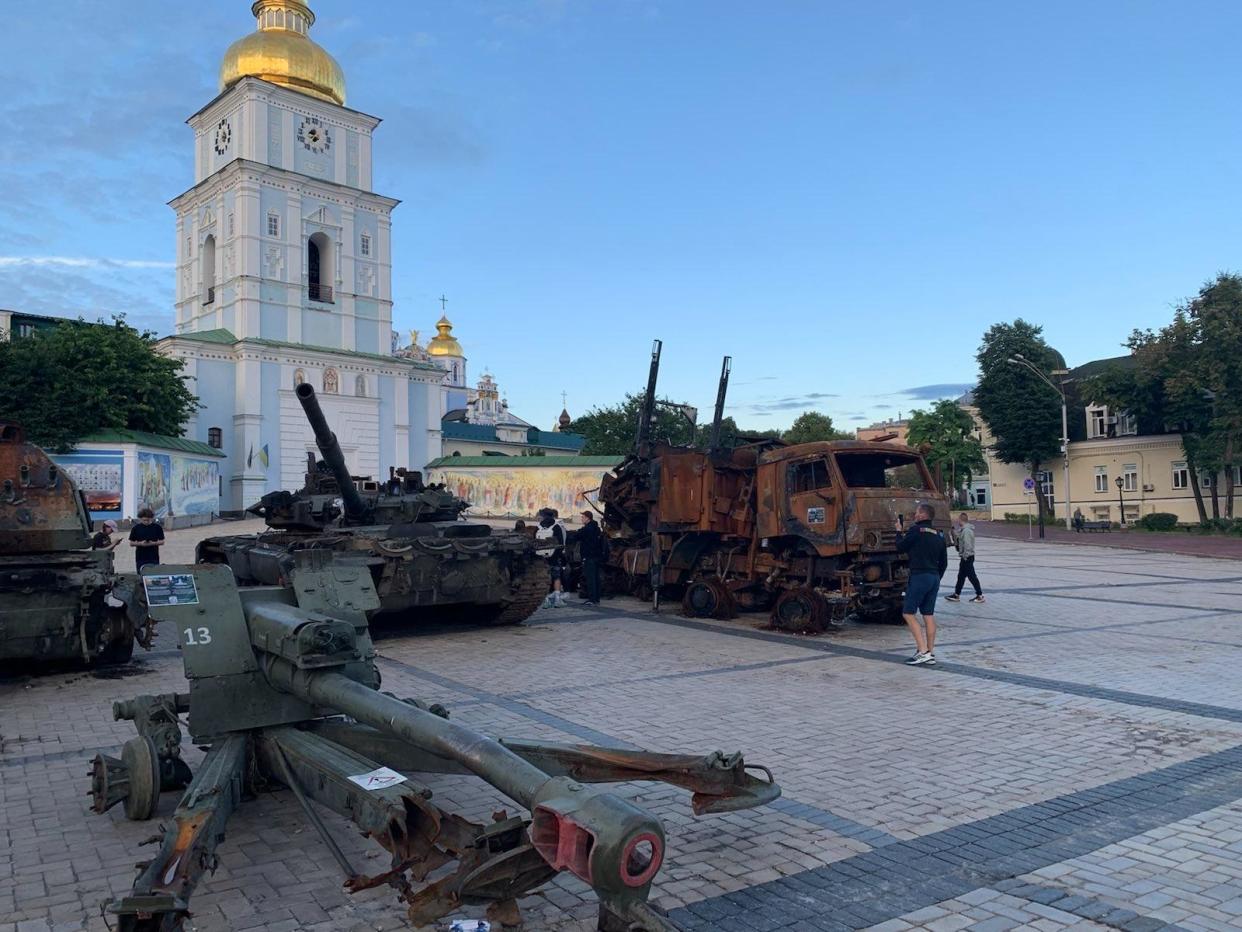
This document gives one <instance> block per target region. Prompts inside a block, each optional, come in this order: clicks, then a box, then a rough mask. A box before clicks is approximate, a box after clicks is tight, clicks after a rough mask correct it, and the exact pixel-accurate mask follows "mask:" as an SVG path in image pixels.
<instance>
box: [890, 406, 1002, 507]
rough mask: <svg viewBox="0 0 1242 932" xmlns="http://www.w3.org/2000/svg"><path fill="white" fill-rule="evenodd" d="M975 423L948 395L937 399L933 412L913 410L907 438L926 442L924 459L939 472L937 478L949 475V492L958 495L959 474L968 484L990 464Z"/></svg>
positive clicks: (917, 444)
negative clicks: (985, 455)
mask: <svg viewBox="0 0 1242 932" xmlns="http://www.w3.org/2000/svg"><path fill="white" fill-rule="evenodd" d="M974 431H975V422H974V421H973V420H971V417H970V415H969V414H967V413H966V412H965V411H963V410H962V409H961V408H960V407H959V406H958V404H957V402H955V401H951V400H949V399H947V398H944V399H941V400H940V401H937V402H936V404H935V405H934V406H933V407H932V409H931V410H930V411H922V410H918V411H912V412H911V413H910V427H909V431H908V433H907V439H908V441H909V443H910V446H912V447H923V446H924V445H926V447H927V453H926V454H925V456H924V458H925V459H926V460H927V465H929V466H930V467H932V469H934V470H935V471H936V475H937V477H942V476H943V475H944V474H945V473H947V474H948V476H949V484H948V487H947V489H946V491H947V492H948V493H949V494H950V495H956V493H957V491H958V489H959V487H960V486H959V483H958V481H957V477H958V476H959V475H962V476H964V477H965V478H966V481H967V483H969V482H971V481H972V480H973V478H974V475H975V473H976V472H981V471H982V470H983V469H984V468H985V467H986V466H987V464H986V462H985V461H984V459H983V444H982V443H980V442H979V438H978V437H976V436H975V433H974Z"/></svg>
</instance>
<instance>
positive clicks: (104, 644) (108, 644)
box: [95, 609, 134, 667]
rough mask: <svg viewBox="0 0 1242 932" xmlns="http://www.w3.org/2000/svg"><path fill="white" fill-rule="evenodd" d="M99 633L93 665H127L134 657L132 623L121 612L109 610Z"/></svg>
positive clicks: (124, 613) (121, 610) (126, 615)
mask: <svg viewBox="0 0 1242 932" xmlns="http://www.w3.org/2000/svg"><path fill="white" fill-rule="evenodd" d="M106 617H107V620H106V621H105V622H104V624H103V627H102V629H101V630H100V632H99V641H98V646H97V648H96V651H95V663H96V664H98V665H99V666H103V667H106V666H114V665H116V664H121V663H129V661H130V660H131V659H132V658H133V656H134V623H133V622H132V621H130V620H129V615H128V614H127V613H126V612H125V611H124V610H123V609H120V610H110V611H109V612H108V614H107V616H106Z"/></svg>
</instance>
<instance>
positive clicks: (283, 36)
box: [220, 0, 345, 106]
mask: <svg viewBox="0 0 1242 932" xmlns="http://www.w3.org/2000/svg"><path fill="white" fill-rule="evenodd" d="M250 12H251V13H252V14H254V16H255V17H256V18H257V19H258V23H259V28H258V31H257V32H252V33H251V34H250V35H248V36H246V37H245V38H242V39H238V40H237V41H236V42H234V43H233V44H232V45H230V46H229V49H228V51H227V52H225V53H224V62H223V63H222V64H221V65H220V90H222V91H223V90H225V89H226V88H228V87H230V86H231V85H233V84H235V83H236V82H237V81H238V80H240V79H241V78H244V77H246V76H247V75H253V76H254V77H256V78H262V79H263V80H264V81H271V82H272V83H273V84H280V85H282V86H284V87H287V88H290V89H291V90H295V91H300V92H301V93H303V94H309V95H310V96H311V97H318V98H319V99H321V100H330V101H332V102H333V103H337V104H341V105H342V106H344V104H345V72H343V71H341V66H340V65H338V64H337V63H336V59H334V58H333V57H332V56H331V55H329V54H328V53H327V52H325V51H324V50H323V49H321V48H320V47H319V46H318V45H316V44H315V43H314V42H312V41H311V40H310V27H311V25H312V24H313V23H314V22H315V14H314V13H312V12H311V11H310V8H309V7H308V6H307V5H306V2H305V0H257V2H256V3H255V4H254V6H252V7H251V8H250Z"/></svg>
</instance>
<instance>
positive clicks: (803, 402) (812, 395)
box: [743, 392, 841, 414]
mask: <svg viewBox="0 0 1242 932" xmlns="http://www.w3.org/2000/svg"><path fill="white" fill-rule="evenodd" d="M839 397H841V396H840V395H834V394H830V393H828V392H807V393H806V394H805V395H789V396H787V397H785V398H775V399H771V400H769V399H763V400H760V401H756V402H752V403H751V404H748V405H744V406H743V407H744V408H745V409H746V410H747V411H750V412H751V413H752V414H758V413H759V412H761V411H769V412H770V411H809V410H812V409H814V408H815V407H817V406H818V405H820V404H821V403H822V402H824V401H827V400H828V399H829V398H839Z"/></svg>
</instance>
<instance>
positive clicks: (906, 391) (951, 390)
mask: <svg viewBox="0 0 1242 932" xmlns="http://www.w3.org/2000/svg"><path fill="white" fill-rule="evenodd" d="M973 387H974V386H973V384H972V383H970V382H940V383H938V384H936V385H916V386H915V387H914V388H903V389H902V390H901V391H899V392H897V393H896V394H898V395H909V396H910V397H911V398H917V399H919V400H920V401H937V400H938V399H940V398H949V397H956V396H957V395H961V394H963V393H965V392H968V391H970V389H971V388H973Z"/></svg>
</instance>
